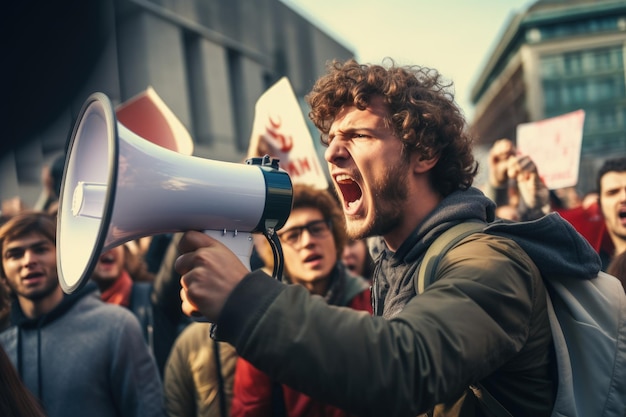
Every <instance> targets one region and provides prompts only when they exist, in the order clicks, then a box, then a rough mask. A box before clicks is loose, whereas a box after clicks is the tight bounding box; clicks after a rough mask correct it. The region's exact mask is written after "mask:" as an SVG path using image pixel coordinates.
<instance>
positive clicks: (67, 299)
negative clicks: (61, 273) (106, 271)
mask: <svg viewBox="0 0 626 417" xmlns="http://www.w3.org/2000/svg"><path fill="white" fill-rule="evenodd" d="M97 289H98V287H97V286H96V284H95V283H94V282H91V281H89V282H88V283H87V284H86V285H85V286H84V287H83V288H81V289H80V290H78V291H76V292H74V293H72V294H64V295H63V299H62V300H61V302H60V303H59V304H58V305H57V306H56V307H55V308H53V309H52V310H51V311H50V312H49V313H47V314H44V315H43V316H41V317H37V318H32V319H31V318H28V317H26V316H25V315H24V312H23V311H22V309H21V308H20V303H19V302H17V301H14V302H13V303H12V306H11V325H13V326H17V327H21V328H25V329H32V328H36V327H45V326H46V325H47V324H49V323H52V322H53V321H55V320H56V319H58V318H59V317H62V316H63V315H64V314H65V313H66V312H67V310H69V309H70V308H72V306H73V305H74V304H76V303H77V302H78V301H79V300H80V299H82V298H84V297H86V296H88V295H89V294H91V293H93V292H94V291H97Z"/></svg>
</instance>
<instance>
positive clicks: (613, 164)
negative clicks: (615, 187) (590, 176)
mask: <svg viewBox="0 0 626 417" xmlns="http://www.w3.org/2000/svg"><path fill="white" fill-rule="evenodd" d="M609 172H626V156H622V157H618V158H611V159H607V160H605V161H604V163H603V164H602V166H601V167H600V169H599V170H598V175H597V176H596V191H597V192H598V193H599V195H600V198H602V187H600V185H601V183H602V177H604V176H605V175H606V174H608V173H609Z"/></svg>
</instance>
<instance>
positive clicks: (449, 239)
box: [415, 220, 512, 417]
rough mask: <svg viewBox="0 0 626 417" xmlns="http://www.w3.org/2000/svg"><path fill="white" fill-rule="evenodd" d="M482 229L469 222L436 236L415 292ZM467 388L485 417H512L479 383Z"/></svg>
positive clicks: (420, 290) (419, 272)
mask: <svg viewBox="0 0 626 417" xmlns="http://www.w3.org/2000/svg"><path fill="white" fill-rule="evenodd" d="M484 228H485V223H484V222H480V221H477V220H470V221H466V222H463V223H459V224H457V225H454V226H452V227H451V228H449V229H448V230H446V231H445V232H443V233H442V234H440V235H439V236H437V238H435V240H434V241H433V243H431V245H430V246H429V247H428V249H427V250H426V254H425V255H424V259H422V263H421V264H420V266H419V270H418V272H417V280H416V281H415V292H416V293H417V294H421V293H423V292H424V289H426V287H428V286H429V285H430V284H432V282H433V281H434V278H435V272H436V271H437V266H438V265H439V261H440V260H441V258H443V257H444V256H445V255H446V253H447V252H448V251H449V250H450V249H452V248H453V247H455V246H456V245H457V244H458V243H459V242H461V241H462V240H463V239H465V238H466V237H467V236H469V235H471V234H473V233H476V232H480V231H482V230H483V229H484ZM469 388H470V390H471V392H472V393H473V395H474V397H476V399H477V400H478V401H479V403H480V407H481V408H482V410H483V411H484V412H486V413H487V415H489V416H494V417H512V416H511V413H509V412H508V411H507V409H506V408H504V406H503V405H502V404H500V402H498V400H496V399H495V398H494V397H493V396H492V395H491V393H490V392H489V391H487V390H486V389H485V387H484V386H483V385H482V384H481V383H480V382H478V383H475V384H473V385H470V387H469Z"/></svg>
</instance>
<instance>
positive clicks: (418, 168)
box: [411, 154, 439, 174]
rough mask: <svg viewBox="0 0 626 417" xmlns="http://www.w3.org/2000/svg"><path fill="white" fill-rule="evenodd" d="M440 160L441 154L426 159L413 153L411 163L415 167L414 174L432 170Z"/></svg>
mask: <svg viewBox="0 0 626 417" xmlns="http://www.w3.org/2000/svg"><path fill="white" fill-rule="evenodd" d="M437 161H439V156H434V157H432V158H429V159H424V158H423V157H422V156H421V155H417V154H415V155H412V156H411V165H412V167H413V173H414V174H423V173H425V172H427V171H430V170H431V169H432V168H433V167H434V166H435V164H436V163H437Z"/></svg>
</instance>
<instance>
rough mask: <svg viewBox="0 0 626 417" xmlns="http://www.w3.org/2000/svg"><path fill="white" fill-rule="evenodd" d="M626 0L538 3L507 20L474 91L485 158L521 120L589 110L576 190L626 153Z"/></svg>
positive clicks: (475, 126) (474, 125)
mask: <svg viewBox="0 0 626 417" xmlns="http://www.w3.org/2000/svg"><path fill="white" fill-rule="evenodd" d="M625 48H626V1H623V0H619V1H616V0H568V1H562V0H539V1H537V2H535V3H534V4H532V5H531V6H530V7H529V8H528V10H526V11H525V12H523V13H519V14H518V15H516V16H514V17H513V18H512V19H511V21H510V22H508V23H507V24H506V25H505V27H504V30H503V32H502V35H501V39H500V41H499V42H498V44H497V46H496V47H495V49H494V50H493V51H492V53H491V55H490V56H488V58H487V61H486V62H487V63H486V65H485V67H484V68H483V70H482V71H481V73H480V74H479V76H478V77H477V81H476V83H475V85H474V86H473V88H472V92H471V94H472V95H471V99H472V102H473V104H474V105H475V113H474V117H473V120H472V121H471V129H472V132H473V133H474V135H475V136H476V137H477V138H478V140H479V146H478V148H479V149H478V152H479V153H482V154H483V155H484V154H485V153H486V152H487V150H488V148H489V147H490V146H491V144H492V143H493V142H494V141H495V140H497V139H500V138H505V137H506V138H510V139H513V140H515V139H516V128H517V125H518V124H520V123H527V122H534V121H538V120H542V119H546V118H550V117H555V116H559V115H562V114H566V113H569V112H572V111H575V110H578V109H583V110H584V111H585V125H584V131H583V143H582V154H581V166H580V171H579V180H578V185H577V189H578V191H579V193H586V192H589V191H592V190H593V189H594V187H595V173H596V171H597V169H598V168H599V166H600V164H601V163H602V161H603V160H604V159H605V158H607V157H613V156H619V155H626V87H625V84H626V83H625V79H626V78H625V77H626V73H625V71H624V68H625V62H624V60H625V53H624V49H625Z"/></svg>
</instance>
